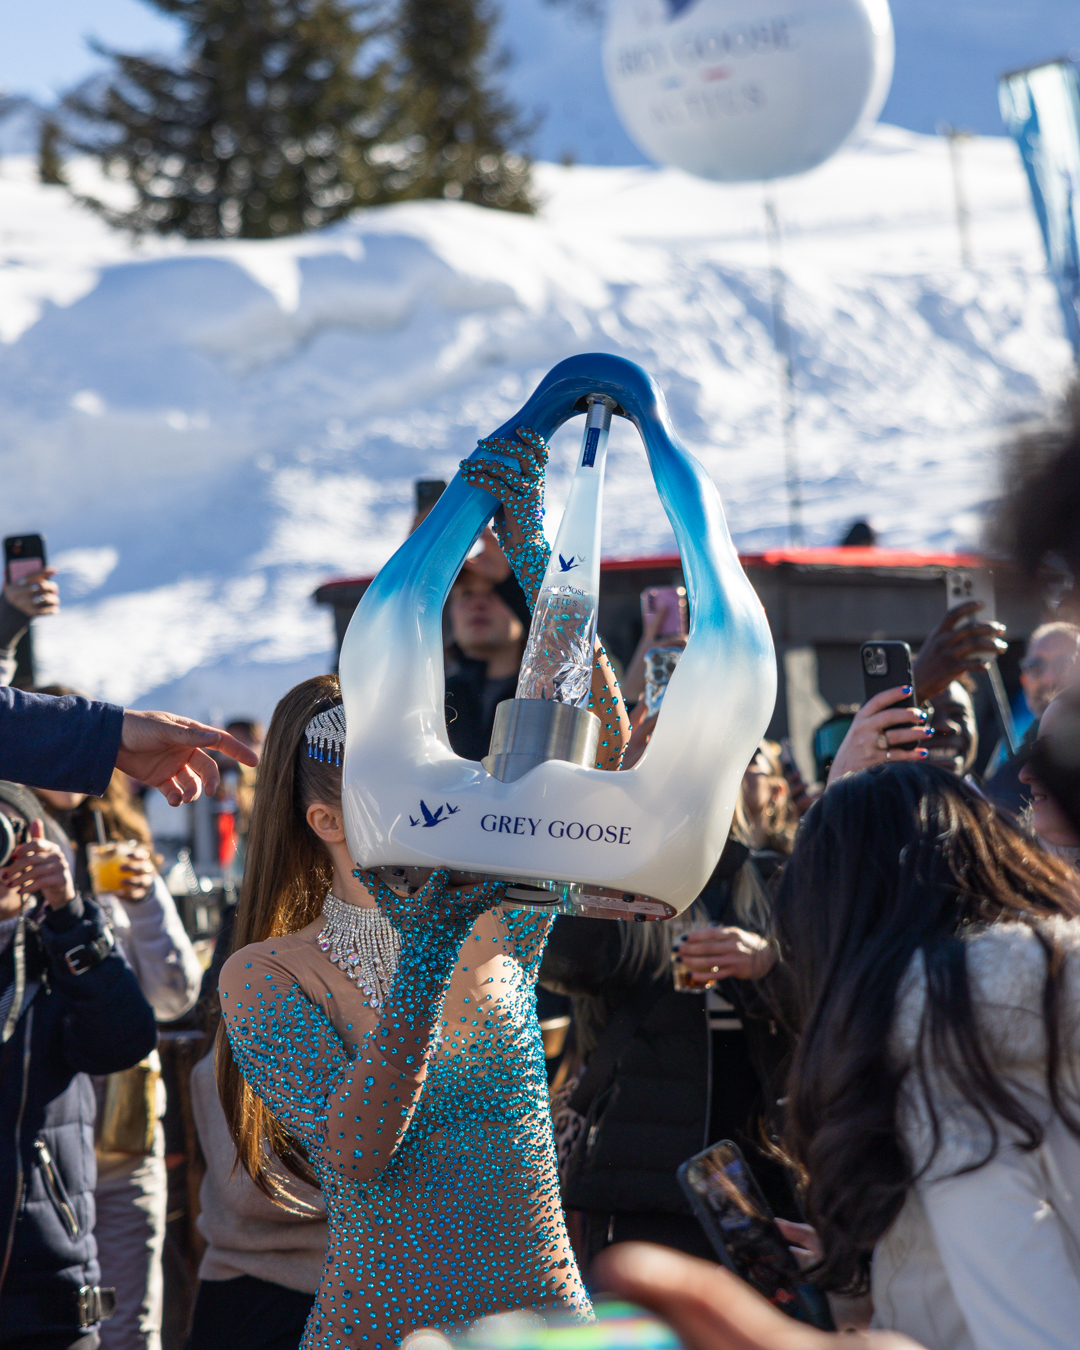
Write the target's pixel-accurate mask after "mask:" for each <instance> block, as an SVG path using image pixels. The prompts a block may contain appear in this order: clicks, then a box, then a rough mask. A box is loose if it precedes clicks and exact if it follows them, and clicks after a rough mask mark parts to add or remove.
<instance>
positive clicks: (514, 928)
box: [498, 909, 555, 984]
mask: <svg viewBox="0 0 1080 1350" xmlns="http://www.w3.org/2000/svg"><path fill="white" fill-rule="evenodd" d="M498 912H499V914H500V916H501V918H502V921H503V923H504V924H505V926H506V931H507V934H508V935H509V938H510V946H511V949H512V951H513V953H514V956H515V957H516V959H517V960H518V962H519V963H520V965H521V969H522V974H523V975H524V977H525V979H526V980H527V981H528V982H529V983H530V984H535V983H536V980H537V977H538V975H539V974H540V959H541V957H542V956H543V955H544V947H545V945H546V944H547V940H548V938H549V936H550V935H551V927H552V924H553V923H554V922H555V917H554V915H552V914H545V913H544V912H543V910H536V909H500V910H499V911H498Z"/></svg>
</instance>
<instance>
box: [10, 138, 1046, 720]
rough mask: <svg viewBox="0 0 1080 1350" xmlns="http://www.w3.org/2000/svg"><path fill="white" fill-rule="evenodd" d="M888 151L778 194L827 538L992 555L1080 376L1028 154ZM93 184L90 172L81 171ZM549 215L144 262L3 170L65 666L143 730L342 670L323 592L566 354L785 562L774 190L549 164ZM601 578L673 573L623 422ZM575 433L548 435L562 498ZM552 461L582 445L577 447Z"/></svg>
mask: <svg viewBox="0 0 1080 1350" xmlns="http://www.w3.org/2000/svg"><path fill="white" fill-rule="evenodd" d="M965 171H966V180H967V187H968V193H969V197H970V200H971V206H972V213H973V241H974V252H975V266H974V268H973V269H972V270H970V271H965V270H964V269H962V268H961V267H960V265H959V259H958V243H957V237H956V230H955V225H954V220H953V201H952V195H951V193H952V189H951V182H950V178H949V172H948V163H947V158H946V154H945V150H944V146H943V145H942V144H941V142H940V141H939V140H937V139H936V138H922V137H919V136H916V135H914V134H912V133H908V132H902V131H899V130H897V129H895V128H890V127H879V128H878V129H877V130H876V131H875V132H874V134H873V136H872V137H871V138H870V140H869V141H868V142H867V143H866V144H865V145H864V146H862V147H861V148H858V149H853V150H849V151H846V152H844V153H843V154H841V155H840V156H838V157H837V158H836V159H835V160H834V161H832V162H831V163H830V164H828V165H826V166H824V167H823V168H822V169H820V170H819V171H817V172H816V173H814V174H811V175H809V176H807V177H806V178H804V179H802V180H797V181H794V182H792V183H790V184H787V185H785V186H784V187H783V188H782V189H781V190H780V191H779V193H778V203H779V210H780V214H781V216H782V218H783V220H784V221H785V226H786V235H787V237H786V243H785V255H784V257H785V264H786V267H787V270H788V274H789V291H788V298H789V306H790V318H791V323H792V325H793V329H794V332H795V347H796V364H797V368H798V384H799V403H800V407H799V424H798V427H799V451H800V458H801V468H802V477H803V481H804V498H805V503H806V506H805V516H806V524H807V533H808V536H809V539H810V541H811V542H820V543H827V542H832V541H834V540H835V539H836V538H837V537H838V535H839V534H840V532H841V531H842V530H843V529H844V527H845V526H846V524H847V523H848V522H849V521H850V520H851V519H852V518H853V517H855V516H858V515H869V516H870V517H871V518H872V519H873V521H874V523H875V525H876V526H877V527H878V529H879V530H880V531H881V533H882V537H883V541H884V542H886V543H889V544H910V545H915V546H919V545H922V546H934V547H938V546H941V547H947V546H952V545H959V544H964V543H968V542H971V541H972V540H973V539H974V538H975V537H976V535H977V531H978V517H979V512H980V510H981V509H982V507H983V506H984V504H985V503H986V502H987V500H989V499H990V498H991V497H992V496H993V493H994V486H995V446H996V444H997V442H998V440H999V437H1000V428H1001V426H1002V424H1003V423H1004V422H1006V421H1007V420H1008V419H1010V418H1013V417H1015V416H1018V415H1025V414H1028V413H1030V412H1032V411H1037V410H1038V409H1039V408H1040V407H1042V406H1043V405H1044V403H1045V401H1046V399H1047V398H1048V397H1049V396H1051V395H1052V394H1053V393H1054V392H1055V391H1056V390H1057V388H1058V387H1059V384H1060V381H1061V379H1062V378H1063V375H1064V372H1065V371H1066V368H1067V365H1068V360H1069V354H1068V350H1067V347H1066V344H1065V342H1064V339H1063V338H1062V336H1061V323H1060V318H1059V315H1058V312H1057V309H1056V305H1055V299H1054V295H1053V291H1052V289H1051V287H1050V285H1049V282H1048V281H1047V279H1046V277H1045V275H1044V267H1043V259H1042V253H1041V246H1040V242H1039V239H1038V234H1037V230H1036V226H1035V223H1034V218H1033V216H1032V213H1031V209H1030V205H1029V202H1028V198H1027V187H1026V183H1025V181H1024V178H1023V175H1022V173H1021V171H1020V167H1019V163H1018V159H1017V157H1016V153H1015V150H1014V148H1013V147H1012V146H1011V144H1010V143H1008V142H1006V141H1004V140H1001V139H986V140H980V141H976V142H974V143H972V144H971V145H970V147H969V148H968V150H967V152H966V160H965ZM83 172H87V173H88V172H89V170H88V169H86V168H85V167H84V169H83ZM538 181H539V184H540V187H541V189H542V192H543V194H544V196H545V198H546V204H545V206H544V209H543V211H542V212H541V214H540V215H539V216H538V217H536V218H531V219H530V218H525V217H518V216H511V215H507V214H502V213H498V212H489V211H484V210H481V209H479V208H473V207H470V206H467V205H464V204H460V203H449V202H424V203H415V204H411V205H407V206H400V207H392V208H379V209H377V210H372V211H369V212H367V213H364V214H362V215H360V216H358V217H357V218H356V219H355V220H352V221H350V222H347V223H345V224H342V225H340V226H336V227H334V228H331V229H328V230H325V231H322V232H320V233H317V234H313V235H307V236H302V237H299V238H295V239H289V240H283V241H272V242H266V243H255V242H240V241H238V242H223V243H213V244H185V243H183V242H182V241H177V240H169V241H159V240H155V241H149V242H146V243H143V244H142V245H139V246H135V245H133V244H131V243H130V242H129V241H128V240H126V238H125V237H124V236H120V235H116V234H113V233H112V232H110V231H108V230H106V229H105V227H104V226H102V225H101V224H100V223H99V222H98V221H97V220H95V219H94V218H92V217H90V216H87V215H86V214H85V213H84V212H82V211H81V210H80V209H79V208H77V207H75V206H74V205H72V204H71V202H70V199H69V198H67V196H66V195H65V194H64V193H63V191H62V190H60V189H57V188H47V187H42V186H40V185H38V184H36V183H34V182H33V181H32V173H31V166H30V164H29V163H28V162H26V161H16V160H13V159H9V160H6V161H4V163H3V165H2V166H0V259H2V260H3V262H2V266H0V334H2V337H3V342H2V344H0V483H2V484H3V492H2V493H0V533H4V534H6V533H11V532H16V531H23V530H31V529H39V528H40V529H42V530H43V531H44V532H45V533H46V534H47V535H48V537H49V540H50V548H51V551H52V555H53V557H54V558H57V559H58V560H59V561H60V563H61V564H62V566H63V568H64V571H63V574H62V577H61V580H62V582H63V584H64V595H65V601H66V608H65V612H64V613H63V614H62V615H61V616H60V618H58V619H57V620H53V621H49V622H47V623H45V622H43V623H40V624H39V625H38V626H37V634H36V643H37V650H38V654H39V658H40V660H41V663H42V666H43V669H44V672H45V674H46V675H47V676H48V677H49V678H52V679H62V680H66V681H68V682H71V683H75V684H77V685H79V686H81V687H82V688H86V689H89V690H91V691H92V692H94V693H98V694H104V695H107V696H109V697H111V698H115V699H119V700H124V701H139V702H141V703H142V704H143V706H152V705H154V704H158V705H164V706H174V707H177V708H181V709H184V710H186V711H190V712H192V713H197V714H204V715H205V714H208V713H215V714H219V715H220V714H226V715H228V714H234V713H239V712H242V711H246V712H259V711H266V710H267V709H268V707H269V706H270V705H271V704H272V702H273V700H274V698H275V697H276V696H277V695H278V694H279V693H280V692H281V691H282V690H283V689H284V688H286V687H287V686H288V684H289V683H291V682H292V681H293V680H295V679H297V678H300V677H301V676H302V675H303V674H306V673H309V672H311V671H314V670H317V669H320V668H324V666H325V662H326V660H327V655H326V653H327V651H328V649H329V648H330V645H331V626H330V620H329V616H328V615H327V614H326V613H325V612H324V611H319V610H317V609H316V608H315V607H314V606H313V605H312V604H311V603H310V600H309V597H310V593H311V591H312V590H313V589H314V587H315V586H316V585H317V584H318V583H319V582H320V581H322V580H324V579H325V578H326V577H327V576H329V575H333V574H342V573H363V572H370V571H373V570H375V569H376V568H377V567H378V566H379V565H380V564H381V563H382V562H383V561H384V560H385V558H386V557H388V556H389V554H390V553H391V552H392V550H393V549H394V547H396V545H397V543H398V542H399V541H400V540H401V538H402V537H403V535H404V531H405V530H406V528H407V525H408V521H409V518H410V514H411V504H410V503H411V485H412V481H413V479H415V478H417V477H446V478H449V477H450V476H451V474H452V473H453V472H454V469H455V466H456V464H457V461H458V460H459V459H460V458H461V456H462V455H464V454H466V453H468V451H469V450H470V449H471V448H472V446H473V444H474V443H475V440H476V438H477V437H478V436H480V435H484V434H487V433H488V432H490V431H491V430H492V429H493V428H494V427H495V426H497V425H498V424H499V423H500V422H501V421H503V420H504V419H505V418H506V417H507V416H508V415H509V414H510V413H511V412H512V411H513V410H514V409H515V408H516V407H517V406H519V405H520V404H521V403H522V402H523V401H524V399H525V397H526V396H527V395H528V393H529V392H530V390H531V389H532V387H533V386H534V385H535V383H536V382H537V380H538V379H539V378H540V377H541V376H542V375H543V373H544V372H545V371H546V370H547V369H548V368H549V367H550V366H552V365H553V364H555V362H557V361H559V360H561V359H562V358H564V357H565V356H567V355H569V354H571V353H573V352H585V351H590V350H605V351H614V352H618V353H620V354H623V355H625V356H627V357H629V358H631V359H633V360H636V361H638V362H640V363H641V364H642V365H643V366H645V367H646V368H647V369H648V370H650V371H651V372H653V373H654V374H655V375H656V376H657V378H658V379H659V381H660V383H661V385H662V386H663V387H664V389H665V392H666V394H667V397H668V399H669V402H670V405H671V408H672V413H673V416H674V419H675V423H676V426H677V428H678V430H679V432H680V434H681V435H682V436H683V438H684V439H685V440H686V442H687V443H688V445H689V446H690V447H691V448H692V449H693V450H694V451H695V453H697V454H698V455H699V456H700V457H701V459H702V460H703V462H704V463H705V464H706V466H707V467H708V469H709V471H710V472H711V473H712V475H713V477H714V479H715V481H716V482H717V484H718V485H719V487H720V490H721V492H722V494H723V496H724V499H725V503H726V507H727V511H728V518H729V521H730V524H731V527H732V530H733V532H734V534H735V536H736V538H737V540H738V542H739V543H740V544H741V545H742V546H743V547H746V548H754V547H760V546H763V545H767V544H777V543H782V542H784V541H785V540H786V538H787V522H788V516H787V505H786V496H785V489H784V465H783V456H782V450H781V441H780V420H779V410H778V399H777V372H776V361H775V356H774V352H773V347H772V339H771V312H770V304H769V296H770V274H769V270H768V259H767V255H766V250H765V243H764V239H763V235H762V202H761V194H760V189H759V188H756V187H747V188H730V187H729V188H724V187H718V186H715V185H711V184H707V183H702V182H697V181H695V180H692V179H690V178H687V177H686V176H684V175H682V174H680V173H677V172H675V171H667V172H661V171H657V170H654V169H649V168H635V167H626V168H618V169H611V168H609V169H604V168H582V167H578V168H571V169H563V168H559V167H555V166H550V165H547V166H541V167H540V169H539V171H538ZM617 428H618V430H617V434H616V435H615V436H613V447H614V448H613V452H612V456H611V460H610V467H609V475H608V491H607V498H606V507H605V525H604V529H605V545H604V546H605V552H606V553H607V554H609V555H622V556H628V555H632V554H639V553H648V552H653V551H659V550H662V549H666V548H669V547H670V546H671V534H670V530H669V528H668V525H667V522H666V519H665V518H664V516H663V514H662V512H661V510H660V508H659V505H658V503H657V501H656V498H655V494H654V492H653V490H652V487H651V483H650V481H649V479H648V476H647V471H646V468H645V460H644V455H643V453H642V452H641V450H640V447H639V446H638V445H637V443H636V434H635V433H634V432H633V431H632V429H631V428H629V427H628V426H626V425H625V424H617ZM578 434H579V430H578V428H577V427H576V426H574V425H573V424H571V427H570V428H568V429H565V430H564V431H563V432H562V433H561V436H560V438H557V441H556V453H555V455H554V464H553V469H552V473H551V483H552V486H551V498H552V500H553V501H554V503H555V506H556V509H557V507H558V504H559V502H560V500H561V498H560V493H562V492H565V490H566V487H567V485H568V461H569V458H570V456H571V453H572V451H571V450H570V447H571V446H573V445H575V444H576V440H577V436H578ZM560 445H561V446H562V448H561V449H559V446H560Z"/></svg>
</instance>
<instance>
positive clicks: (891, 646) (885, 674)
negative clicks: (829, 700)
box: [859, 642, 919, 708]
mask: <svg viewBox="0 0 1080 1350" xmlns="http://www.w3.org/2000/svg"><path fill="white" fill-rule="evenodd" d="M859 659H860V661H861V662H862V668H863V692H864V694H865V698H864V699H863V701H864V702H866V703H868V702H869V701H870V699H872V698H873V697H874V695H875V694H880V693H882V692H883V691H884V690H886V689H897V688H903V686H904V685H910V686H911V693H910V694H909V695H908V696H907V698H904V699H901V700H900V701H899V702H898V703H895V704H894V705H893V706H894V707H896V708H916V707H918V704H919V700H918V698H917V697H916V692H915V673H914V665H913V663H912V660H911V648H910V647H909V646H908V644H907V643H906V642H864V643H863V644H862V646H861V647H860V648H859Z"/></svg>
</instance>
